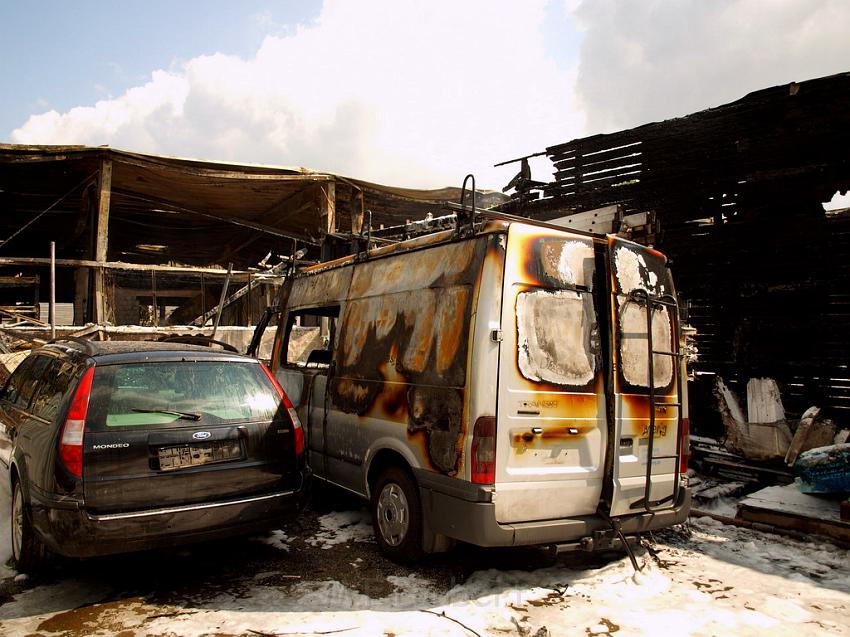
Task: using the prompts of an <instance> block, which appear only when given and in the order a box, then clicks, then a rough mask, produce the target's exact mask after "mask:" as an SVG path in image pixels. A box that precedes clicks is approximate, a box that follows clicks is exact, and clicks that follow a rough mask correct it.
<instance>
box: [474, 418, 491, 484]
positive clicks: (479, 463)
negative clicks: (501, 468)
mask: <svg viewBox="0 0 850 637" xmlns="http://www.w3.org/2000/svg"><path fill="white" fill-rule="evenodd" d="M471 455H472V481H473V482H474V483H475V484H493V483H494V482H496V419H495V418H493V417H492V416H482V417H481V418H479V419H478V420H476V421H475V427H474V428H473V430H472V454H471Z"/></svg>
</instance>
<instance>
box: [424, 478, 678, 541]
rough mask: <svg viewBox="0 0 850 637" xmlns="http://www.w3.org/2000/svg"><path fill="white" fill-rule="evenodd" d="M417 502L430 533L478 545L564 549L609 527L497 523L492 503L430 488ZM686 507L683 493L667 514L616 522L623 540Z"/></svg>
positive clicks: (586, 521) (572, 522) (586, 519)
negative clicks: (624, 536) (563, 546)
mask: <svg viewBox="0 0 850 637" xmlns="http://www.w3.org/2000/svg"><path fill="white" fill-rule="evenodd" d="M421 497H422V507H423V513H424V516H425V519H426V520H427V521H428V525H429V528H430V530H431V531H433V532H436V533H441V534H443V535H446V536H448V537H451V538H454V539H456V540H460V541H462V542H468V543H469V544H475V545H478V546H533V545H566V544H568V543H580V542H581V541H582V540H584V539H585V538H593V537H594V535H595V534H598V533H600V532H606V531H610V530H611V525H610V523H609V522H608V521H606V520H605V519H604V518H603V517H601V516H598V515H591V516H581V517H574V518H564V519H555V520H541V521H535V522H523V523H512V524H499V522H497V521H496V506H495V504H494V503H492V502H473V501H469V500H464V499H462V498H459V497H456V496H453V495H447V494H445V493H441V492H439V491H433V490H430V489H421ZM690 506H691V494H690V490H689V489H687V488H682V489H680V491H679V499H678V502H677V503H676V505H675V506H673V507H671V508H669V509H664V510H661V511H656V512H653V513H638V514H634V515H629V516H621V517H618V518H616V520H617V522H619V524H620V528H621V530H622V531H623V533H624V534H625V535H635V534H637V533H643V532H645V531H652V530H655V529H661V528H665V527H669V526H673V525H674V524H679V523H681V522H684V521H685V520H686V519H687V517H688V511H689V510H690ZM585 545H586V546H592V545H593V544H592V542H589V543H585Z"/></svg>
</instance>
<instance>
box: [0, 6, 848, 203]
mask: <svg viewBox="0 0 850 637" xmlns="http://www.w3.org/2000/svg"><path fill="white" fill-rule="evenodd" d="M848 31H850V2H846V1H844V0H712V1H711V2H698V1H696V0H694V1H692V2H685V1H684V0H680V1H677V0H667V1H664V2H662V1H659V0H633V1H627V0H623V1H615V0H592V1H590V0H585V1H581V0H525V1H523V2H513V1H510V0H504V1H502V0H465V1H460V0H452V1H447V0H430V1H429V2H427V3H426V2H414V1H412V0H359V1H357V2H354V1H352V0H299V1H297V2H295V1H286V0H281V1H278V2H273V1H270V0H243V1H241V2H238V3H237V2H233V1H232V0H230V1H228V2H225V1H224V0H205V1H203V2H200V1H198V0H182V1H175V0H171V1H170V2H164V1H162V0H147V1H146V2H140V1H131V0H127V1H125V2H120V3H119V2H114V3H106V2H100V1H94V0H75V2H67V1H60V0H39V1H36V2H25V1H24V0H2V1H0V33H2V37H0V59H2V60H3V62H2V63H0V91H2V92H0V95H2V96H3V99H2V100H0V142H7V143H21V144H25V143H26V144H30V143H32V144H87V145H103V144H106V145H110V146H113V147H116V148H122V149H127V150H132V151H137V152H146V153H155V154H164V155H173V156H180V157H194V158H200V159H209V160H218V161H234V162H246V163H261V164H273V165H287V166H293V165H295V166H305V167H309V168H314V169H319V170H327V171H331V172H335V173H340V174H344V175H348V176H353V177H358V178H361V179H367V180H371V181H376V182H379V183H387V184H393V185H398V186H409V187H422V188H431V187H435V188H436V187H442V186H447V185H460V183H461V182H462V181H463V177H464V176H465V175H466V174H467V173H470V172H471V173H474V174H475V175H476V181H477V185H478V186H479V187H488V188H493V189H500V188H501V187H502V186H504V185H505V184H506V183H507V181H508V180H509V179H510V178H511V177H512V176H513V174H514V173H515V172H516V170H517V169H518V167H517V166H515V165H514V166H507V167H502V168H494V167H493V164H495V163H497V162H500V161H504V160H507V159H512V158H515V157H520V156H523V155H526V154H530V153H534V152H539V151H542V150H543V149H545V148H546V147H547V146H551V145H554V144H558V143H562V142H566V141H568V140H570V139H574V138H578V137H583V136H586V135H591V134H595V133H601V132H612V131H616V130H620V129H623V128H628V127H632V126H636V125H640V124H643V123H646V122H650V121H658V120H662V119H667V118H670V117H677V116H681V115H686V114H688V113H691V112H694V111H697V110H701V109H704V108H708V107H712V106H718V105H720V104H723V103H726V102H729V101H732V100H735V99H738V98H739V97H742V96H743V95H745V94H746V93H748V92H750V91H753V90H758V89H761V88H766V87H769V86H775V85H777V84H783V83H787V82H791V81H801V80H806V79H811V78H814V77H821V76H824V75H830V74H833V73H839V72H847V71H850V37H847V33H848ZM533 168H534V169H535V171H536V172H535V174H534V177H535V178H537V179H544V180H545V179H549V178H551V175H550V174H549V173H548V171H547V169H548V167H547V166H546V164H545V161H543V162H538V163H537V164H535V165H533Z"/></svg>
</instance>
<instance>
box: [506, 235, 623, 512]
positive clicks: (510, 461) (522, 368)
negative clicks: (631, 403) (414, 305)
mask: <svg viewBox="0 0 850 637" xmlns="http://www.w3.org/2000/svg"><path fill="white" fill-rule="evenodd" d="M505 258H506V261H505V282H504V289H503V295H504V296H503V300H502V319H501V330H502V339H503V340H502V345H501V348H500V354H499V357H500V361H499V394H498V409H497V422H498V424H497V444H496V485H495V490H496V497H495V498H494V502H495V504H496V518H497V520H498V521H499V522H502V523H510V522H523V521H533V520H546V519H555V518H562V517H568V516H577V515H589V514H593V513H595V512H596V510H597V505H598V502H599V499H600V495H601V491H602V485H603V476H604V451H605V448H606V443H607V431H608V430H607V425H606V404H605V392H604V366H603V364H602V359H601V355H600V336H599V327H598V320H597V312H598V307H599V303H598V302H597V297H596V294H597V292H596V291H595V290H594V272H595V258H594V245H593V240H592V239H591V238H589V237H585V236H581V235H576V234H572V233H569V232H562V231H558V230H554V229H552V230H549V229H543V228H539V227H532V226H525V225H522V224H513V225H511V227H510V230H509V233H508V247H507V252H506V257H505ZM603 298H604V297H603Z"/></svg>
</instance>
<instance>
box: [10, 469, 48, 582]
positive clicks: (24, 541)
mask: <svg viewBox="0 0 850 637" xmlns="http://www.w3.org/2000/svg"><path fill="white" fill-rule="evenodd" d="M30 516H31V513H30V509H29V507H28V506H27V503H26V502H25V501H24V492H23V489H22V488H21V483H20V481H19V480H16V481H15V484H14V486H13V490H12V515H11V532H12V558H13V559H14V561H15V568H16V569H17V570H18V572H20V573H33V572H37V571H38V570H39V568H40V567H41V566H42V565H43V564H44V560H45V556H46V551H45V548H44V544H42V542H41V540H39V539H38V537H37V536H36V534H35V531H34V529H33V528H32V519H31V517H30Z"/></svg>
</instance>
